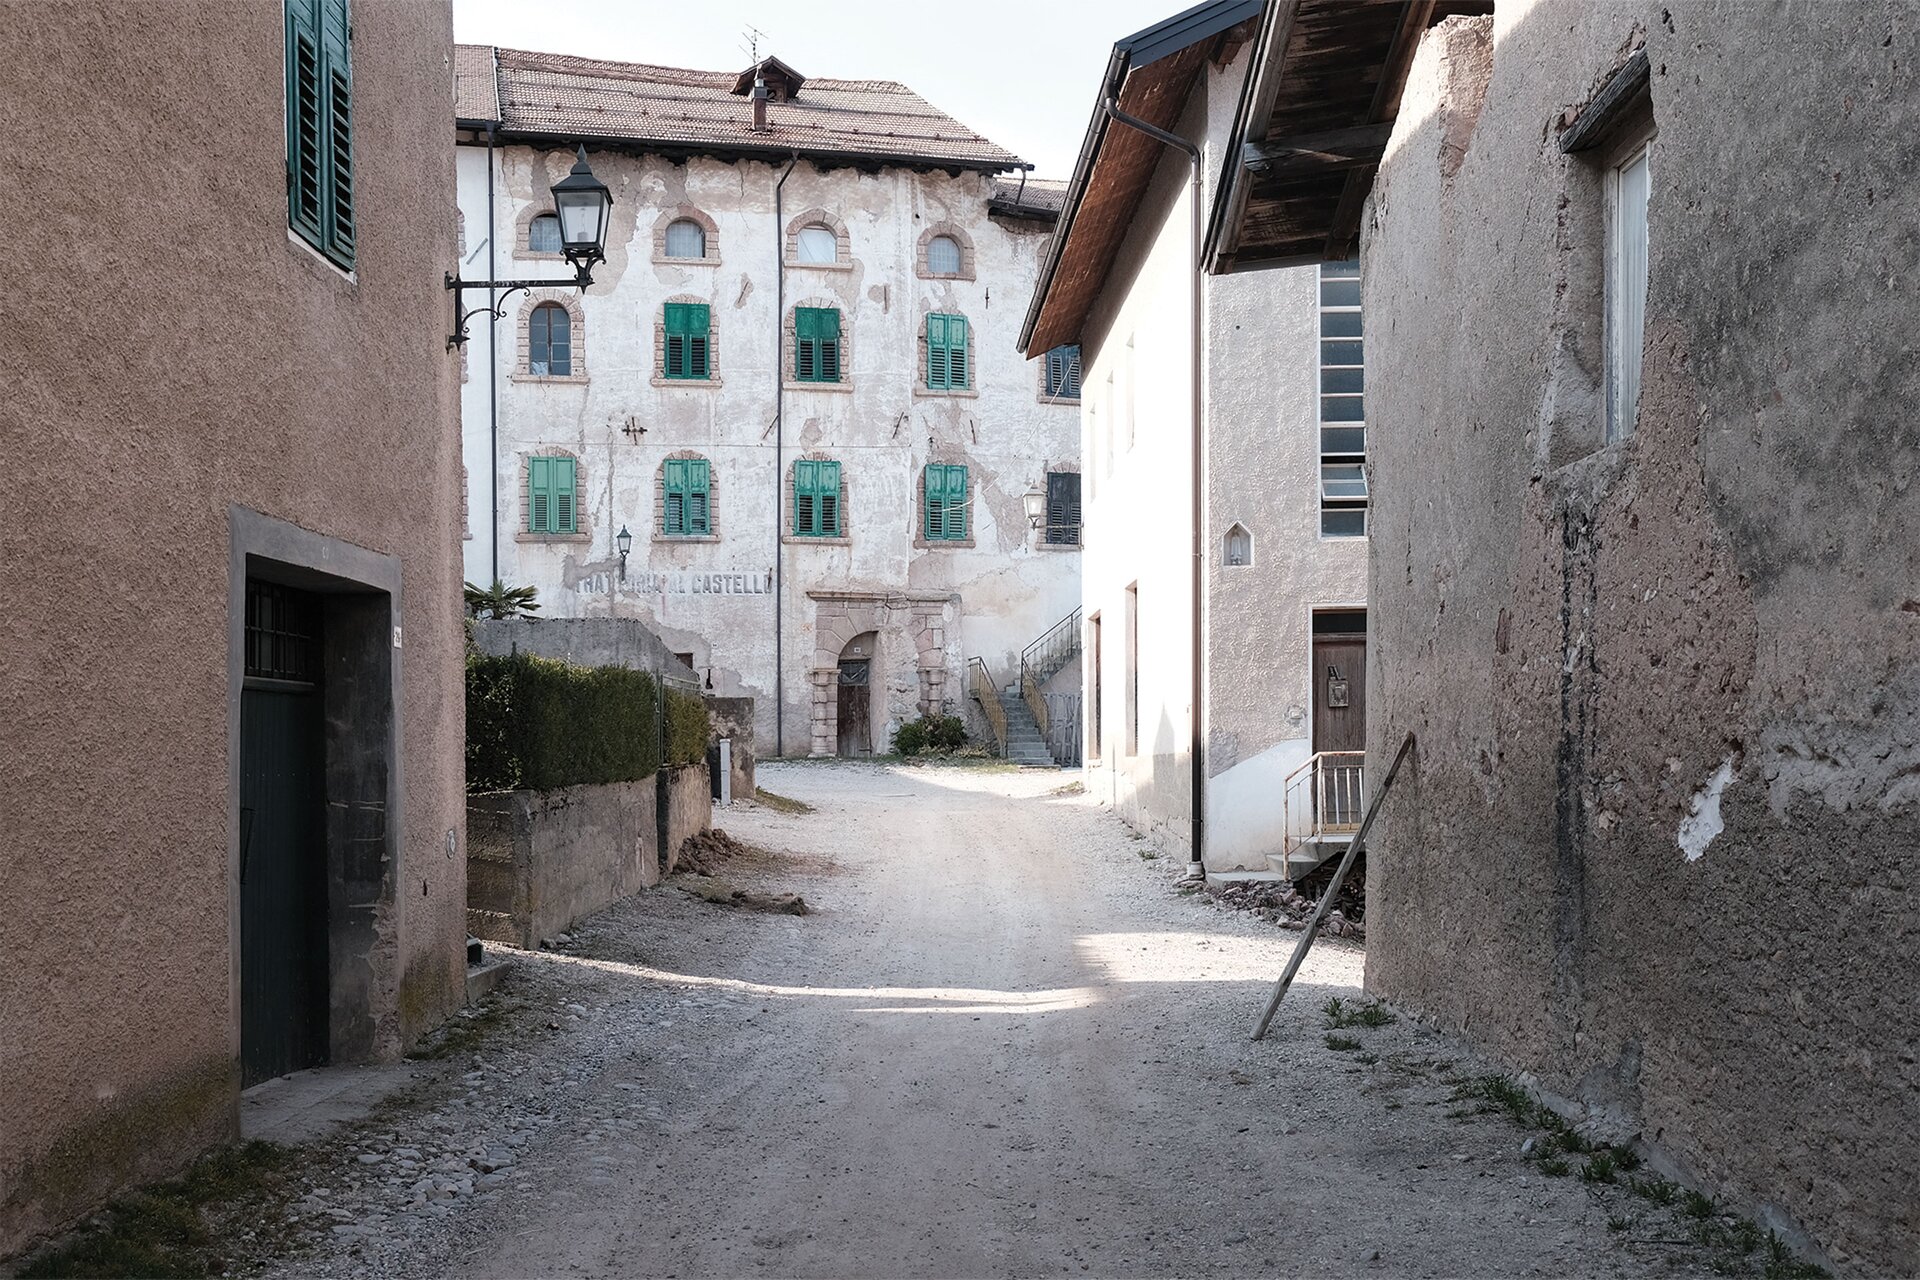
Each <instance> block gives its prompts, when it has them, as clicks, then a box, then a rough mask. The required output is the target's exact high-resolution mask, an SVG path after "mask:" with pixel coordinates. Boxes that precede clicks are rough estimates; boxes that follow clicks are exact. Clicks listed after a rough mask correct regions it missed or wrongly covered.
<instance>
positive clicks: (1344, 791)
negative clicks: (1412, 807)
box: [1280, 751, 1367, 854]
mask: <svg viewBox="0 0 1920 1280" xmlns="http://www.w3.org/2000/svg"><path fill="white" fill-rule="evenodd" d="M1366 761H1367V753H1366V752H1364V751H1320V752H1316V753H1314V754H1313V755H1311V756H1309V757H1308V758H1307V760H1306V762H1305V763H1304V764H1301V765H1300V766H1299V767H1298V768H1296V769H1295V770H1294V771H1293V772H1292V773H1289V774H1288V775H1287V776H1286V778H1285V779H1284V780H1283V781H1282V782H1281V784H1280V805H1281V828H1280V829H1281V845H1280V848H1281V852H1282V854H1291V853H1292V852H1293V851H1294V850H1295V849H1297V848H1299V847H1300V846H1301V844H1303V843H1304V842H1305V839H1306V837H1308V836H1322V835H1339V834H1344V833H1346V832H1348V831H1352V830H1353V829H1354V827H1355V826H1356V825H1358V824H1357V822H1355V821H1353V820H1351V819H1353V818H1357V817H1358V815H1359V813H1360V810H1361V807H1362V806H1363V805H1365V803H1366ZM1303 790H1306V791H1308V792H1309V796H1310V798H1311V802H1312V803H1311V805H1310V806H1307V812H1308V821H1307V822H1306V823H1305V824H1304V825H1305V827H1306V830H1305V832H1304V834H1296V833H1295V831H1294V822H1293V809H1294V804H1295V803H1296V801H1295V796H1297V795H1299V793H1300V792H1301V791H1303Z"/></svg>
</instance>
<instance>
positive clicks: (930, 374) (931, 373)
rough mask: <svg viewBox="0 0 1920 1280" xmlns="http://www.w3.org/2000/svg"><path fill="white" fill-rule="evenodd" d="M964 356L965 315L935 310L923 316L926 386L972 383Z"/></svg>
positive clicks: (952, 387) (939, 387) (952, 386)
mask: <svg viewBox="0 0 1920 1280" xmlns="http://www.w3.org/2000/svg"><path fill="white" fill-rule="evenodd" d="M971 365H972V362H971V361H970V360H969V359H968V358H967V318H966V317H965V316H948V315H940V314H938V313H936V314H934V315H930V316H928V317H927V389H928V390H929V391H955V390H963V389H965V388H967V387H970V386H972V385H973V382H972V378H973V369H972V367H971Z"/></svg>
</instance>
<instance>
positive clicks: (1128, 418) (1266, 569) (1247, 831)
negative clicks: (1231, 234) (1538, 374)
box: [1082, 51, 1366, 870]
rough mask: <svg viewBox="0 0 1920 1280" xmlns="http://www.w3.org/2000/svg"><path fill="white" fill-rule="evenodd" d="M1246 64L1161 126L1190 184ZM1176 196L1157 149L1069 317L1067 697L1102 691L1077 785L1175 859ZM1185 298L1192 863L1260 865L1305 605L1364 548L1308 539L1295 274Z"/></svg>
mask: <svg viewBox="0 0 1920 1280" xmlns="http://www.w3.org/2000/svg"><path fill="white" fill-rule="evenodd" d="M1247 57H1248V55H1247V53H1246V52H1244V51H1243V52H1242V53H1241V54H1240V55H1239V56H1238V57H1237V58H1235V59H1234V60H1233V61H1231V62H1229V63H1228V64H1226V65H1224V66H1214V65H1211V64H1209V66H1208V67H1207V69H1206V72H1205V74H1204V78H1203V81H1202V83H1201V85H1200V86H1199V87H1198V88H1197V89H1196V91H1195V93H1194V97H1193V100H1192V101H1191V102H1190V103H1189V105H1188V110H1187V113H1186V118H1185V119H1184V120H1183V121H1182V122H1181V125H1180V129H1179V132H1180V133H1182V134H1183V135H1184V136H1188V137H1198V138H1202V139H1203V140H1204V145H1203V158H1202V176H1203V181H1204V183H1205V184H1206V188H1207V189H1208V190H1209V191H1210V188H1211V186H1212V184H1213V183H1215V182H1216V181H1217V178H1218V174H1219V171H1220V149H1221V148H1222V147H1223V146H1224V145H1226V140H1227V138H1228V135H1229V133H1230V130H1231V126H1232V120H1233V111H1234V104H1235V102H1236V101H1237V96H1238V92H1239V88H1240V83H1241V81H1242V79H1243V78H1244V76H1245V74H1246V67H1247ZM1115 127H1118V126H1115ZM1187 184H1188V169H1187V162H1186V159H1185V157H1184V156H1182V155H1181V154H1179V153H1178V152H1173V151H1168V152H1167V154H1165V155H1164V156H1163V157H1162V160H1161V164H1160V167H1159V169H1158V171H1157V172H1156V174H1155V176H1154V181H1153V184H1152V187H1151V188H1150V190H1149V191H1148V193H1147V196H1146V198H1145V199H1143V200H1142V202H1141V207H1140V209H1139V211H1138V212H1137V213H1136V215H1135V218H1134V223H1133V227H1132V229H1131V230H1130V232H1129V233H1128V236H1127V239H1126V241H1125V243H1124V244H1123V246H1122V249H1121V252H1120V254H1119V256H1118V258H1117V260H1116V262H1115V264H1114V267H1113V269H1112V271H1111V272H1110V273H1109V275H1108V278H1107V281H1106V285H1105V288H1104V289H1103V290H1102V293H1101V296H1100V298H1099V300H1098V302H1097V303H1096V305H1095V307H1094V309H1093V311H1092V312H1091V314H1090V315H1089V318H1088V322H1087V326H1086V334H1085V343H1086V353H1087V376H1086V398H1085V401H1084V404H1083V408H1082V418H1083V443H1082V451H1083V455H1084V457H1085V460H1086V463H1085V466H1086V471H1087V474H1088V479H1087V480H1086V481H1085V485H1086V488H1085V490H1084V492H1083V497H1084V499H1085V507H1086V518H1087V522H1088V524H1087V551H1086V553H1085V565H1084V567H1083V591H1082V595H1083V602H1082V607H1083V610H1084V612H1085V615H1086V616H1087V617H1088V618H1092V617H1093V616H1094V615H1096V614H1097V615H1099V618H1100V625H1101V644H1102V648H1103V653H1102V658H1101V671H1100V681H1101V684H1102V685H1103V688H1102V689H1099V690H1096V689H1094V688H1093V686H1092V680H1093V676H1094V673H1093V670H1092V666H1091V664H1090V663H1089V664H1088V666H1087V668H1086V670H1087V679H1088V687H1087V691H1086V697H1087V699H1089V700H1091V699H1092V698H1095V697H1101V698H1103V699H1104V702H1103V704H1102V715H1101V718H1100V719H1101V732H1102V737H1103V742H1102V743H1101V745H1100V750H1099V751H1097V752H1094V751H1089V753H1088V759H1087V774H1086V776H1087V785H1088V788H1089V790H1091V791H1092V792H1093V793H1094V794H1096V795H1099V796H1101V797H1102V798H1103V799H1105V800H1107V801H1108V802H1109V803H1111V804H1113V805H1114V806H1115V808H1116V810H1117V811H1118V812H1120V813H1121V814H1122V816H1124V817H1125V818H1126V819H1127V820H1128V821H1129V822H1131V823H1132V824H1133V825H1135V826H1136V827H1139V828H1141V829H1142V830H1146V831H1149V832H1152V833H1154V834H1155V835H1156V836H1158V837H1159V838H1160V839H1161V840H1162V841H1163V842H1164V843H1166V844H1167V845H1168V846H1169V847H1170V848H1176V849H1179V850H1181V851H1183V852H1184V851H1186V850H1187V848H1188V821H1189V814H1190V811H1191V794H1192V792H1191V786H1192V783H1191V777H1190V764H1189V761H1190V759H1191V756H1190V755H1189V747H1188V744H1189V743H1190V742H1191V733H1192V729H1191V724H1190V721H1191V716H1190V709H1191V705H1192V697H1191V687H1192V686H1191V680H1192V670H1193V667H1192V662H1193V656H1192V655H1193V650H1192V637H1191V632H1190V620H1191V618H1192V607H1191V583H1192V577H1191V574H1192V572H1193V569H1192V556H1191V552H1190V543H1189V536H1190V534H1189V531H1190V529H1191V520H1190V514H1189V513H1190V510H1191V508H1190V498H1189V484H1190V478H1191V475H1192V469H1191V447H1190V446H1191V436H1190V435H1189V434H1188V421H1189V419H1190V417H1191V408H1190V393H1189V387H1190V386H1191V381H1190V379H1191V350H1192V344H1191V338H1190V334H1191V329H1190V322H1189V317H1190V314H1191V302H1190V287H1189V281H1190V279H1191V274H1190V273H1191V263H1192V261H1193V258H1192V249H1191V243H1190V231H1189V221H1188V185H1187ZM1208 198H1210V197H1208ZM1201 285H1202V291H1203V292H1202V304H1201V305H1202V308H1203V332H1202V339H1201V341H1202V344H1203V349H1204V352H1203V360H1204V364H1203V369H1204V384H1203V395H1204V414H1205V430H1206V445H1205V449H1206V464H1205V472H1206V475H1205V481H1204V483H1205V495H1206V496H1205V509H1204V512H1203V521H1204V524H1205V529H1204V534H1203V545H1204V546H1205V548H1206V552H1205V555H1204V556H1203V560H1204V562H1205V570H1204V574H1205V605H1204V611H1205V619H1206V626H1205V632H1204V637H1203V649H1204V651H1203V654H1202V658H1203V661H1204V663H1205V667H1206V672H1205V678H1206V685H1205V687H1206V691H1207V692H1206V699H1205V702H1206V705H1205V707H1204V709H1203V716H1204V724H1205V732H1206V735H1207V736H1206V740H1207V748H1208V750H1207V760H1206V770H1207V776H1208V791H1207V835H1206V841H1207V849H1206V863H1207V865H1208V866H1209V867H1210V868H1213V869H1215V870H1221V869H1226V868H1231V867H1253V868H1258V869H1262V870H1264V869H1266V866H1267V863H1266V858H1265V855H1266V854H1268V853H1275V854H1277V853H1279V852H1280V851H1281V848H1282V843H1283V841H1282V836H1281V831H1282V809H1281V805H1280V799H1279V797H1280V792H1281V784H1282V782H1283V781H1284V779H1285V777H1286V775H1287V774H1288V773H1289V772H1290V771H1291V770H1292V769H1293V768H1294V767H1295V766H1297V765H1299V764H1300V763H1302V762H1303V761H1305V760H1306V759H1307V757H1308V756H1309V755H1310V754H1311V750H1312V748H1311V743H1312V729H1311V707H1312V696H1311V688H1310V683H1311V671H1312V651H1311V619H1312V612H1313V609H1314V608H1315V607H1316V606H1324V605H1336V604H1337V605H1348V606H1352V605H1360V604H1364V603H1365V598H1366V589H1365V588H1366V584H1365V575H1366V549H1365V547H1366V544H1365V541H1364V540H1361V539H1347V540H1323V539H1322V538H1321V537H1320V519H1319V510H1320V508H1319V452H1318V449H1319V443H1318V434H1317V425H1318V421H1319V412H1318V411H1319V399H1318V378H1319V366H1318V358H1319V357H1318V337H1319V293H1318V273H1317V271H1316V269H1315V268H1311V267H1308V268H1299V269H1293V270H1284V271H1265V272H1253V273H1249V274H1246V275H1240V276H1226V277H1217V276H1208V277H1204V278H1203V280H1202V282H1201ZM1129 400H1131V410H1130V411H1129ZM1236 523H1237V524H1240V525H1242V526H1244V527H1245V528H1246V529H1247V530H1248V532H1249V533H1250V534H1251V535H1252V537H1253V543H1254V562H1253V564H1252V565H1249V566H1233V567H1229V566H1226V565H1225V564H1224V547H1223V539H1224V537H1225V535H1226V531H1227V530H1228V529H1229V528H1231V527H1232V526H1233V525H1234V524H1236ZM1136 583H1137V584H1138V590H1139V593H1140V597H1139V599H1140V603H1139V609H1140V624H1139V625H1140V633H1139V650H1140V652H1139V667H1140V673H1139V674H1140V682H1139V700H1140V737H1141V740H1142V741H1141V746H1140V750H1139V751H1138V752H1136V753H1135V754H1133V755H1131V756H1129V754H1128V753H1127V751H1126V749H1125V745H1124V744H1125V737H1126V732H1127V727H1126V715H1127V710H1126V708H1127V698H1128V693H1127V689H1126V681H1127V665H1126V655H1127V630H1126V628H1127V622H1126V617H1127V596H1126V592H1127V588H1128V587H1129V586H1130V585H1134V584H1136ZM1087 705H1090V701H1089V703H1088V704H1087Z"/></svg>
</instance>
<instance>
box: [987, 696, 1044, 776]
mask: <svg viewBox="0 0 1920 1280" xmlns="http://www.w3.org/2000/svg"><path fill="white" fill-rule="evenodd" d="M998 693H999V697H1000V706H1001V709H1002V710H1003V711H1004V712H1005V713H1006V717H1007V742H1006V757H1007V759H1009V760H1011V761H1013V762H1014V763H1015V764H1033V765H1044V766H1045V767H1047V768H1052V767H1053V764H1054V761H1053V753H1052V752H1051V751H1049V750H1047V739H1046V737H1045V735H1043V734H1042V733H1041V732H1040V722H1039V721H1037V720H1035V719H1034V718H1033V712H1032V711H1030V710H1028V709H1027V700H1026V699H1025V698H1023V697H1021V696H1020V692H1019V690H1017V689H1002V690H999V691H998Z"/></svg>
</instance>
